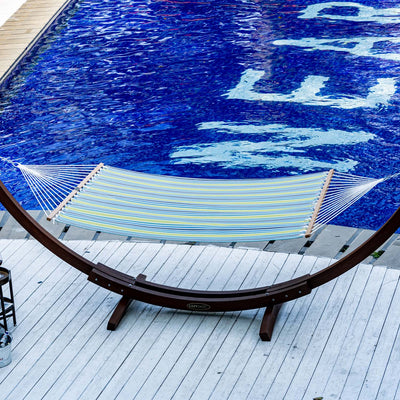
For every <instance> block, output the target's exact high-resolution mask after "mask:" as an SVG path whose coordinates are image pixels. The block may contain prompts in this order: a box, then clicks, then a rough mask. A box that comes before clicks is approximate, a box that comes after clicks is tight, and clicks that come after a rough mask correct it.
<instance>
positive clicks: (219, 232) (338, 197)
mask: <svg viewBox="0 0 400 400" xmlns="http://www.w3.org/2000/svg"><path fill="white" fill-rule="evenodd" d="M14 165H15V166H17V167H18V168H19V169H20V170H21V171H22V173H23V174H24V177H25V178H26V180H27V182H28V184H29V185H30V187H31V189H32V190H33V192H34V193H35V196H36V198H37V199H38V201H39V202H40V203H41V205H42V207H43V206H44V208H46V209H47V210H49V209H50V208H54V207H53V205H54V197H55V196H61V197H64V199H63V200H62V201H61V204H60V206H57V207H56V208H55V211H54V212H51V213H49V217H50V218H56V219H57V220H59V221H61V222H66V223H69V224H71V223H72V222H73V223H74V224H76V225H78V226H82V227H89V228H91V229H96V230H97V229H98V228H99V227H100V228H104V230H105V231H106V232H107V231H109V232H114V233H119V234H121V233H124V234H126V233H128V235H129V234H131V235H133V236H134V235H136V236H142V237H145V238H146V237H154V236H158V237H159V238H161V239H180V240H182V239H185V240H195V241H199V240H207V241H208V240H215V241H226V240H227V238H229V240H233V241H242V240H271V239H272V238H273V239H275V238H282V237H283V236H286V237H298V236H302V235H310V234H311V233H312V232H314V231H315V230H316V229H318V228H319V227H320V226H322V225H323V224H325V223H326V222H327V221H328V220H329V219H332V218H333V217H334V216H336V215H337V214H338V213H339V212H341V211H342V210H343V209H345V208H347V207H348V206H349V204H352V203H353V202H354V201H356V200H357V199H358V198H359V197H361V196H362V195H363V194H364V193H366V192H367V191H368V190H370V189H371V188H372V187H374V186H375V185H376V184H377V183H379V182H382V181H383V180H385V179H387V178H384V179H369V178H362V177H356V176H354V175H346V174H340V173H337V172H333V171H329V172H325V173H320V174H307V175H303V176H293V177H286V178H277V179H245V180H219V179H218V180H205V179H190V178H175V177H168V176H157V175H151V174H142V173H136V172H131V171H126V170H121V169H117V168H112V167H105V166H104V165H102V164H100V165H98V166H97V167H95V168H94V169H93V166H85V167H71V166H67V167H55V166H24V165H21V164H14ZM72 171H74V173H72ZM88 171H90V172H89V173H88ZM73 175H74V176H75V177H74V178H72V176H73ZM396 175H398V174H396ZM82 177H83V179H82ZM77 180H78V184H77V183H76V181H77ZM61 183H62V184H63V186H65V184H67V186H69V188H71V187H72V188H73V190H72V192H71V193H70V194H69V195H67V196H66V197H65V195H64V191H65V189H61ZM45 191H47V192H49V191H50V192H51V196H50V197H51V199H50V200H49V199H47V200H46V199H45V197H44V196H45V194H44V193H45ZM0 202H1V203H2V204H3V205H4V207H5V208H6V209H7V210H8V211H9V213H10V214H11V215H12V216H13V217H14V218H15V219H16V220H17V221H18V222H19V223H20V224H21V225H22V227H23V228H25V229H26V230H27V231H28V232H29V233H30V234H31V235H32V236H33V237H34V238H36V239H37V240H38V241H39V242H40V243H42V244H43V245H44V246H45V247H46V248H47V249H48V250H50V251H51V252H52V253H54V254H55V255H57V256H58V257H59V258H61V259H62V260H63V261H65V262H67V263H68V264H70V265H71V266H73V267H74V268H76V269H78V270H79V271H81V272H82V273H84V274H86V275H87V276H88V280H89V281H91V282H93V283H95V284H97V285H99V286H101V287H103V288H106V289H108V290H111V291H113V292H115V293H117V294H120V295H121V296H122V298H121V300H120V302H119V303H118V305H117V306H116V308H115V310H114V312H113V314H112V315H111V318H110V320H109V322H108V326H107V328H108V329H110V330H114V329H116V327H117V326H118V324H119V322H120V321H121V319H122V317H123V316H124V314H125V311H126V309H127V307H128V306H129V304H130V302H131V301H132V300H133V299H134V300H138V301H143V302H146V303H150V304H154V305H158V306H163V307H170V308H175V309H180V310H190V311H202V312H215V311H239V310H247V309H256V308H263V307H265V308H266V310H265V313H264V316H263V319H262V323H261V327H260V338H261V339H262V340H270V339H271V335H272V331H273V326H274V323H275V319H276V316H277V314H278V312H279V309H280V307H281V305H282V304H283V303H285V302H287V301H290V300H294V299H297V298H299V297H302V296H305V295H307V294H309V293H310V292H311V291H312V289H315V288H316V287H318V286H321V285H323V284H325V283H327V282H329V281H330V280H332V279H335V278H337V277H339V276H340V275H342V274H343V273H345V272H346V271H348V270H350V269H351V268H353V267H354V266H356V265H357V264H359V263H360V262H361V261H363V260H364V259H365V258H366V257H368V256H369V255H370V254H372V253H373V252H374V251H375V250H376V249H377V248H378V247H379V246H381V245H382V244H383V243H384V242H385V241H386V240H387V239H388V238H389V237H390V236H391V235H392V234H393V233H394V232H395V231H396V230H397V229H398V228H399V227H400V208H399V209H398V210H397V211H395V213H394V214H393V215H392V216H391V217H390V219H389V220H388V221H387V222H386V223H385V224H384V225H383V226H382V227H381V228H380V229H379V230H378V231H377V232H375V233H374V234H373V235H372V236H371V237H370V238H369V239H368V240H366V241H365V242H364V243H363V244H362V245H361V246H360V247H358V248H357V249H356V250H354V251H352V252H351V253H349V254H348V255H347V256H345V257H343V258H342V259H340V260H339V261H337V262H335V263H334V264H332V265H330V266H329V267H327V268H325V269H323V270H321V271H319V272H316V273H314V274H307V275H304V276H301V277H298V278H295V279H292V280H288V281H286V282H283V283H278V284H274V285H271V286H265V287H260V288H254V289H246V290H237V291H198V290H189V289H182V288H175V287H169V286H164V285H160V284H157V283H153V282H149V281H147V280H146V276H144V275H142V274H140V275H138V276H137V277H133V276H130V275H127V274H124V273H122V272H119V271H117V270H115V269H112V268H109V267H107V266H105V265H103V264H100V263H98V264H95V263H93V262H91V261H89V260H87V259H85V258H84V257H82V256H80V255H79V254H77V253H75V252H74V251H73V250H71V249H69V248H68V247H67V246H65V245H64V244H63V243H61V242H60V241H58V240H57V239H56V238H55V237H54V236H52V235H51V234H50V233H49V232H47V231H46V230H45V229H44V228H43V227H42V226H41V225H39V224H38V223H37V222H36V221H35V220H34V219H33V218H32V217H31V216H30V215H29V214H28V213H27V212H26V211H25V210H24V209H23V208H22V207H21V206H20V205H19V203H18V202H17V201H16V200H15V198H14V197H13V196H12V195H11V193H10V192H9V191H8V189H7V188H6V187H5V186H4V184H3V183H2V182H1V181H0ZM48 202H49V203H48ZM46 203H48V204H49V206H50V208H49V207H47V206H46V205H45V204H46ZM306 204H307V205H306ZM261 238H262V239H261Z"/></svg>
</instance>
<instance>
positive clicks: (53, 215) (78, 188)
mask: <svg viewBox="0 0 400 400" xmlns="http://www.w3.org/2000/svg"><path fill="white" fill-rule="evenodd" d="M103 168H105V165H104V164H103V163H100V164H98V165H97V166H96V167H95V168H94V169H93V170H92V171H91V172H90V173H89V174H88V175H87V176H86V177H85V178H84V179H83V180H82V181H81V182H79V184H78V185H76V186H75V187H74V189H73V190H72V192H70V194H69V195H68V196H67V197H66V198H65V199H64V200H63V201H62V202H61V203H59V205H58V206H57V207H56V208H54V209H53V211H51V212H50V213H49V214H48V215H47V220H48V221H53V222H54V221H55V220H56V218H57V216H58V215H59V214H60V212H61V211H62V209H63V208H64V207H65V206H66V205H67V203H69V202H70V201H71V200H72V199H73V198H74V197H75V196H76V195H77V194H78V193H79V192H80V191H81V190H82V188H83V187H84V186H85V185H86V184H87V183H89V182H90V181H91V180H92V179H93V178H94V177H95V176H96V175H97V174H98V173H99V172H100V171H101V170H102V169H103Z"/></svg>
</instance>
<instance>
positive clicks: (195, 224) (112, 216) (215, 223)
mask: <svg viewBox="0 0 400 400" xmlns="http://www.w3.org/2000/svg"><path fill="white" fill-rule="evenodd" d="M68 210H71V211H75V212H78V213H80V214H85V215H92V216H94V215H95V216H97V217H103V218H111V219H118V220H123V221H138V222H146V223H151V224H167V225H181V226H189V227H190V226H220V227H223V226H230V227H240V226H249V224H248V223H242V224H241V223H235V224H229V223H223V222H210V223H201V222H200V223H199V222H187V221H174V220H165V221H161V220H158V219H150V218H140V217H127V216H120V215H110V214H106V213H103V212H99V211H86V210H85V211H84V212H83V211H82V210H80V209H79V208H76V207H73V206H67V207H66V208H65V212H68ZM300 223H305V221H304V220H303V221H297V222H295V221H292V222H280V223H279V224H280V225H292V224H300ZM251 225H252V226H266V225H273V226H276V222H251Z"/></svg>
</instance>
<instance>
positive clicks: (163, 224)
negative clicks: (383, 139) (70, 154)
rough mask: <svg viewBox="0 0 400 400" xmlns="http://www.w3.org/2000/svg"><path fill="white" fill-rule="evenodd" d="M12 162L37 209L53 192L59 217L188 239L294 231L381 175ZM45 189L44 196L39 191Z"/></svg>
mask: <svg viewBox="0 0 400 400" xmlns="http://www.w3.org/2000/svg"><path fill="white" fill-rule="evenodd" d="M18 167H19V168H20V169H21V171H22V173H23V174H24V176H25V179H26V180H27V182H28V184H29V185H30V187H31V189H32V190H33V192H34V193H35V195H36V198H37V199H38V201H39V202H40V203H41V205H42V207H43V208H44V209H45V208H46V209H48V210H51V209H54V208H55V207H54V205H55V204H56V203H57V202H60V201H58V200H54V197H56V194H57V192H61V195H60V196H61V197H60V199H62V198H64V200H63V201H61V205H60V206H59V207H56V211H55V212H54V211H53V212H52V213H50V218H55V220H57V221H59V222H62V223H64V224H67V225H74V226H78V227H81V228H85V229H92V230H96V231H102V232H108V233H113V234H118V235H126V236H131V237H140V238H146V239H154V238H157V239H161V240H179V241H194V242H198V241H201V242H209V241H211V242H239V241H264V240H275V239H290V238H297V237H301V236H304V235H305V233H306V231H307V229H309V231H310V232H313V231H315V229H318V228H319V227H320V226H321V225H322V224H325V223H326V220H329V219H331V218H333V217H334V216H335V215H337V214H338V213H339V212H341V211H342V210H343V209H344V208H347V207H348V206H349V205H350V204H352V202H354V201H355V200H357V198H359V197H361V195H363V194H364V193H365V192H366V191H368V190H370V189H371V188H372V187H373V186H375V185H376V184H377V183H378V182H379V181H381V180H376V179H369V178H362V177H355V176H353V175H345V174H337V173H335V174H334V176H333V177H329V180H330V182H329V183H330V185H329V188H328V187H327V186H328V185H327V183H328V182H327V179H328V176H329V173H328V172H321V173H312V174H306V175H297V176H288V177H282V178H273V179H235V180H230V179H197V178H182V177H173V176H163V175H152V174H146V173H140V172H133V171H128V170H124V169H119V168H114V167H110V166H103V165H102V164H101V165H99V166H97V167H96V168H95V169H94V170H93V166H86V167H87V168H83V167H82V166H80V170H79V174H77V173H76V169H71V167H70V166H68V167H65V168H64V169H60V168H59V169H57V170H56V169H54V168H55V167H54V166H51V167H46V166H22V165H19V166H18ZM88 171H91V172H90V173H88ZM72 176H75V178H74V179H73V178H72ZM76 176H77V177H78V178H76ZM82 178H83V180H82ZM356 178H357V179H356ZM76 181H77V182H80V183H79V185H78V188H76V185H77V182H76ZM67 184H69V186H70V188H69V189H66V190H71V188H72V189H73V191H72V193H70V194H69V195H68V196H66V195H65V193H66V192H65V189H63V190H64V191H63V190H62V188H61V187H62V186H63V187H64V186H65V185H67ZM67 186H68V185H67ZM49 191H51V194H52V196H49V195H48V193H49ZM46 193H47V197H49V198H51V200H46V199H45V197H46ZM65 197H66V199H65ZM322 197H324V202H323V203H322V206H323V207H322V208H321V209H320V210H319V208H320V206H321V204H320V203H321V201H322ZM316 208H318V210H317V209H316ZM316 211H320V213H319V214H320V215H321V217H316V215H315V214H316ZM313 215H314V217H313ZM310 224H311V225H312V227H310Z"/></svg>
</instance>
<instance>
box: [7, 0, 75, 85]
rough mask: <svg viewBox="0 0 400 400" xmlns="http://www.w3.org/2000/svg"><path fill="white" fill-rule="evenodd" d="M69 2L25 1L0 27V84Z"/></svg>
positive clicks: (61, 0)
mask: <svg viewBox="0 0 400 400" xmlns="http://www.w3.org/2000/svg"><path fill="white" fill-rule="evenodd" d="M69 2H70V0H27V1H26V2H25V3H24V4H22V5H21V7H20V8H19V9H18V10H17V11H16V12H15V13H14V14H13V15H12V16H11V17H10V18H9V19H8V20H7V21H6V22H5V23H4V24H3V25H2V26H0V84H1V82H2V80H3V79H4V78H5V76H6V75H7V73H8V72H9V71H10V70H11V69H12V68H13V67H14V65H15V64H16V63H18V62H19V60H20V59H21V55H23V54H24V53H25V52H26V51H27V50H28V49H30V48H31V46H32V44H33V42H34V41H35V40H36V38H37V37H38V36H39V35H40V34H41V33H42V32H43V29H44V28H45V27H46V25H47V24H49V23H50V22H51V21H52V20H53V19H54V18H55V16H56V15H57V14H58V12H59V11H60V10H61V9H62V8H64V7H65V6H66V4H67V3H69Z"/></svg>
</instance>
